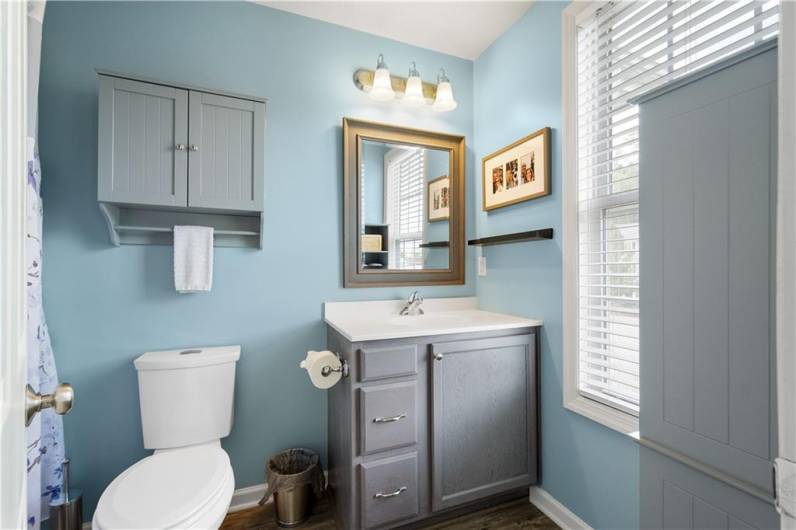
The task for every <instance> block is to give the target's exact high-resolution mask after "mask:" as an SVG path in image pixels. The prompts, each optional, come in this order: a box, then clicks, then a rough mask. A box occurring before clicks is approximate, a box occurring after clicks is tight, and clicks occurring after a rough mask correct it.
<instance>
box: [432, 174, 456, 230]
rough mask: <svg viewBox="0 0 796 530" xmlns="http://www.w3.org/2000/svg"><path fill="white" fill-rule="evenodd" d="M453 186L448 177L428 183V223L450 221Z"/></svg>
mask: <svg viewBox="0 0 796 530" xmlns="http://www.w3.org/2000/svg"><path fill="white" fill-rule="evenodd" d="M450 202H451V184H450V179H449V178H448V175H442V176H441V177H437V178H435V179H434V180H429V181H428V222H429V223H433V222H434V221H447V220H448V219H450Z"/></svg>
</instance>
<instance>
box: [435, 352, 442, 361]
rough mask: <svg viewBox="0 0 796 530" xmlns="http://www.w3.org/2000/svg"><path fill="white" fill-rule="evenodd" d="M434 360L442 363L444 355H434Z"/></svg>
mask: <svg viewBox="0 0 796 530" xmlns="http://www.w3.org/2000/svg"><path fill="white" fill-rule="evenodd" d="M434 358H435V359H436V360H438V361H441V360H442V354H441V353H435V354H434Z"/></svg>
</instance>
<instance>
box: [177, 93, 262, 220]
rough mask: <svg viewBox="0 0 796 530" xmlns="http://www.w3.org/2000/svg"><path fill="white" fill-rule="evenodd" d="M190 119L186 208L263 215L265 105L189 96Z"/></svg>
mask: <svg viewBox="0 0 796 530" xmlns="http://www.w3.org/2000/svg"><path fill="white" fill-rule="evenodd" d="M189 114H190V120H189V123H190V126H189V138H190V140H189V141H190V147H189V149H190V152H189V154H188V157H189V160H188V171H189V173H188V176H189V186H188V189H189V192H188V193H189V195H188V204H189V205H190V206H193V207H199V208H217V209H223V210H243V211H259V210H262V207H263V204H262V201H263V179H262V175H263V171H264V161H263V150H262V148H261V146H262V145H263V136H264V135H265V105H264V104H263V103H259V102H255V101H249V100H245V99H238V98H231V97H227V96H220V95H216V94H208V93H205V92H199V91H196V90H192V91H191V95H190V111H189Z"/></svg>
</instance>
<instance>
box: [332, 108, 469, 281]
mask: <svg viewBox="0 0 796 530" xmlns="http://www.w3.org/2000/svg"><path fill="white" fill-rule="evenodd" d="M343 130H344V150H345V152H344V164H345V168H344V169H345V190H344V201H345V212H346V215H345V219H344V221H345V234H344V239H345V264H344V265H345V266H344V269H345V278H344V283H345V285H346V287H352V286H384V285H432V284H454V283H464V260H463V256H464V226H463V223H464V218H463V211H464V186H463V171H464V159H463V156H464V154H463V152H464V138H463V137H461V136H452V135H448V134H444V133H432V132H428V131H419V130H414V129H407V128H402V127H394V126H390V125H384V124H376V123H370V122H362V121H357V120H350V119H344V120H343Z"/></svg>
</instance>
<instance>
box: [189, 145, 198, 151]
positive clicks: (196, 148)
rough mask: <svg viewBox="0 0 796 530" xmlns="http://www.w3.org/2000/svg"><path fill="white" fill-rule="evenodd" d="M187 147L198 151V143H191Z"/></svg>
mask: <svg viewBox="0 0 796 530" xmlns="http://www.w3.org/2000/svg"><path fill="white" fill-rule="evenodd" d="M189 149H190V150H191V151H193V152H196V151H198V150H199V146H198V145H196V144H191V147H189Z"/></svg>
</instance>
